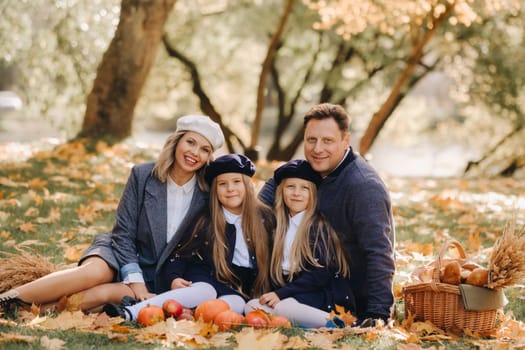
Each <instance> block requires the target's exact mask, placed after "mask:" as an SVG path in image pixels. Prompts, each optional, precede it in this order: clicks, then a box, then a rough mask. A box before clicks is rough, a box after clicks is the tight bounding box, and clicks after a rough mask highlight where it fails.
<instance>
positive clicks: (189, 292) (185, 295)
mask: <svg viewBox="0 0 525 350" xmlns="http://www.w3.org/2000/svg"><path fill="white" fill-rule="evenodd" d="M216 297H217V292H216V291H215V288H213V286H212V285H211V284H209V283H206V282H195V283H192V284H191V285H190V286H189V287H184V288H177V289H172V290H169V291H167V292H164V293H162V294H158V295H156V296H154V297H152V298H149V299H147V300H144V301H141V302H140V303H137V304H135V305H132V306H126V309H127V310H128V311H129V312H130V313H131V317H132V320H136V319H137V316H138V314H139V311H140V309H142V308H143V307H144V306H146V305H148V304H149V305H157V306H160V307H162V304H163V303H164V302H165V301H166V300H168V299H174V300H177V301H178V302H179V303H181V304H182V306H184V307H187V308H194V307H196V306H197V305H199V304H200V303H202V302H203V301H205V300H208V299H215V298H216ZM127 316H129V315H126V317H127Z"/></svg>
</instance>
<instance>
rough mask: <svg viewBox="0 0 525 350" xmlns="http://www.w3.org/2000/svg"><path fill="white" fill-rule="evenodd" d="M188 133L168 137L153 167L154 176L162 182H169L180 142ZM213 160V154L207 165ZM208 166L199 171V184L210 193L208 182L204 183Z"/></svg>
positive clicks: (183, 131)
mask: <svg viewBox="0 0 525 350" xmlns="http://www.w3.org/2000/svg"><path fill="white" fill-rule="evenodd" d="M186 133H187V131H186V130H182V131H176V132H175V133H173V134H171V135H170V136H168V138H167V139H166V142H165V143H164V146H163V147H162V150H161V151H160V154H159V157H158V159H157V162H156V163H155V166H154V167H153V175H154V176H156V177H157V178H158V179H159V180H160V181H161V182H163V183H165V182H166V181H167V180H168V176H169V175H170V171H171V170H172V168H173V167H174V166H175V151H176V149H177V146H178V144H179V141H180V140H181V139H182V137H183V136H184V135H185V134H186ZM212 160H213V154H210V157H209V158H208V161H207V163H206V164H209V163H210V162H211V161H212ZM205 169H206V165H204V166H203V167H201V168H200V169H198V170H197V172H196V174H197V183H198V185H199V188H200V189H201V190H202V191H208V190H209V187H208V184H207V183H206V181H204V170H205Z"/></svg>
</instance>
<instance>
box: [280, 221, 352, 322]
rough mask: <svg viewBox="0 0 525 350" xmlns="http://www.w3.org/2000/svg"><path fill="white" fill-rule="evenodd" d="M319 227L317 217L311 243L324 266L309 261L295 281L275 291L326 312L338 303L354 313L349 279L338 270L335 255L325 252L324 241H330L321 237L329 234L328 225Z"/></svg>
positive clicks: (311, 230)
mask: <svg viewBox="0 0 525 350" xmlns="http://www.w3.org/2000/svg"><path fill="white" fill-rule="evenodd" d="M317 227H318V222H317V221H316V222H314V224H313V225H312V228H311V229H310V232H309V236H310V247H311V249H312V251H313V253H314V254H313V255H314V258H315V259H316V260H317V262H319V264H320V265H321V266H322V267H316V266H313V265H311V264H307V265H306V269H305V270H301V271H299V272H298V273H296V274H295V275H294V276H293V279H292V281H290V282H287V283H286V284H285V285H284V286H282V287H277V288H276V289H275V290H274V292H275V293H276V294H277V296H279V299H281V300H282V299H285V298H289V297H291V298H295V299H296V300H297V301H299V302H300V303H303V304H307V305H310V306H313V307H316V308H318V309H321V310H324V311H327V312H330V311H331V310H334V309H335V305H339V306H343V307H345V309H347V310H350V311H351V312H352V313H354V312H355V302H354V297H353V294H352V292H351V290H350V284H349V280H348V279H346V278H343V277H342V276H341V275H339V274H338V272H337V269H336V267H335V266H334V259H333V257H330V256H327V255H326V247H325V245H324V244H323V242H329V240H328V239H326V238H325V240H324V241H323V240H322V239H321V238H320V236H321V235H322V236H324V237H326V236H327V235H328V232H327V230H326V227H325V228H324V229H323V230H322V231H321V232H318V231H317Z"/></svg>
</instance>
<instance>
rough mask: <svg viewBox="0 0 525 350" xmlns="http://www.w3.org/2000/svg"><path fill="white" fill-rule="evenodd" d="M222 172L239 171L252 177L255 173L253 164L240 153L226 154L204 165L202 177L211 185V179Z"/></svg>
mask: <svg viewBox="0 0 525 350" xmlns="http://www.w3.org/2000/svg"><path fill="white" fill-rule="evenodd" d="M224 173H239V174H244V175H248V176H250V177H252V176H253V174H255V165H254V164H253V163H252V161H251V160H250V159H249V158H248V157H246V156H243V155H242V154H226V155H224V156H220V157H219V158H217V159H215V160H214V161H213V162H211V163H210V164H209V165H208V166H207V167H206V171H205V172H204V179H205V180H206V182H207V183H208V184H209V185H210V186H211V183H212V182H213V179H215V178H216V177H217V176H219V175H221V174H224Z"/></svg>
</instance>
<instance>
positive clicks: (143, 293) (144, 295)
mask: <svg viewBox="0 0 525 350" xmlns="http://www.w3.org/2000/svg"><path fill="white" fill-rule="evenodd" d="M129 288H131V290H132V291H133V293H134V294H135V299H137V300H140V301H144V300H146V299H149V298H151V297H154V296H155V295H156V294H154V293H150V292H149V291H148V288H146V284H145V283H130V284H129Z"/></svg>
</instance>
